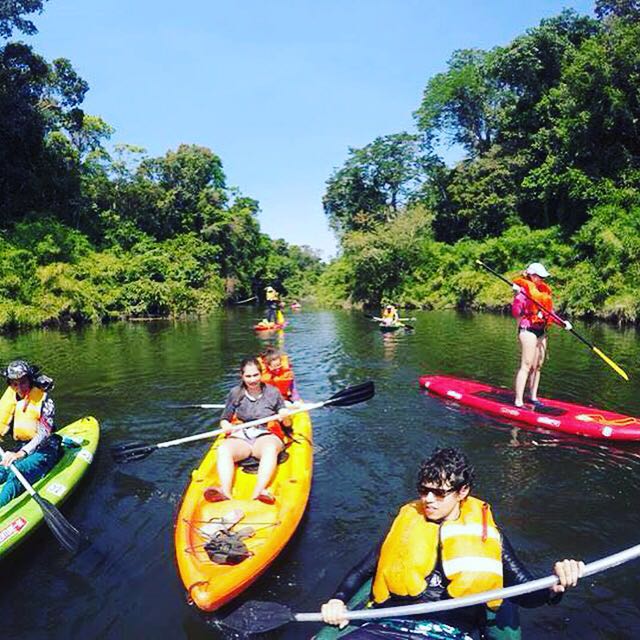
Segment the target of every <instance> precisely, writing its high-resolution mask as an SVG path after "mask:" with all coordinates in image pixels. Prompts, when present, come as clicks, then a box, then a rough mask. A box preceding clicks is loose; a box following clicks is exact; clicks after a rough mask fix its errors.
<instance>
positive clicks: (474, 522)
mask: <svg viewBox="0 0 640 640" xmlns="http://www.w3.org/2000/svg"><path fill="white" fill-rule="evenodd" d="M474 475H475V474H474V469H473V467H472V466H471V464H470V463H469V460H468V459H467V457H466V456H465V455H464V454H463V453H462V452H461V451H460V450H458V449H452V448H450V449H436V450H435V451H434V452H433V453H432V454H431V457H429V458H428V459H427V460H424V461H423V462H422V464H421V466H420V470H419V472H418V479H417V480H418V481H417V494H418V498H417V500H413V501H412V502H409V503H407V504H405V505H404V506H403V507H401V508H400V511H399V513H398V515H397V516H396V518H395V520H394V521H393V524H392V525H391V528H390V529H389V532H388V533H387V535H386V536H385V537H384V539H383V540H381V541H379V542H378V544H376V545H375V546H374V548H373V549H372V550H371V551H370V552H369V554H368V555H367V556H365V558H364V559H363V560H362V561H361V562H360V563H359V564H358V565H356V566H355V567H354V568H353V569H352V570H351V571H350V572H349V573H348V574H347V576H346V577H345V578H344V580H343V581H342V582H341V584H340V585H339V587H338V590H337V591H336V593H335V594H334V596H333V597H332V598H331V599H330V600H329V601H328V602H327V603H325V604H324V605H323V606H322V616H323V619H324V621H325V622H326V623H327V624H333V625H339V626H341V627H343V626H346V624H347V623H348V617H347V609H346V605H345V602H347V601H348V600H350V599H351V597H353V595H354V594H355V593H356V592H357V591H358V590H359V588H360V587H361V586H362V585H363V584H364V583H365V582H366V581H367V580H369V579H370V578H373V582H372V588H371V594H370V601H369V606H372V607H394V606H403V605H407V604H417V603H422V602H436V601H440V600H447V599H450V598H460V597H464V596H468V595H472V594H475V593H482V592H484V591H490V590H493V589H500V588H502V587H507V586H512V585H516V584H522V583H525V582H529V581H530V580H531V579H532V577H531V574H530V573H529V571H528V570H527V568H526V567H525V566H524V565H523V564H522V562H521V561H520V560H519V559H518V557H517V556H516V554H515V551H514V550H513V548H512V546H511V544H510V543H509V541H508V539H507V538H506V536H505V535H504V533H503V532H502V530H501V529H500V528H499V527H498V525H497V524H496V522H495V520H494V518H493V514H492V511H491V507H490V506H489V505H488V504H487V503H486V502H484V501H483V500H480V499H478V498H475V497H473V496H472V495H471V488H472V486H473V480H474ZM553 571H554V573H555V574H556V575H557V576H558V578H559V583H558V584H556V585H555V586H553V587H551V589H548V590H542V591H536V592H533V593H529V594H525V595H522V596H518V597H516V598H511V599H510V600H509V601H508V602H506V603H505V604H504V605H503V601H501V600H496V601H491V602H489V603H487V604H486V605H477V606H474V607H464V608H460V609H455V610H451V611H441V612H437V613H431V614H425V615H424V616H422V617H420V616H411V617H410V618H383V619H381V620H379V621H372V622H367V623H365V624H364V625H362V626H361V627H359V628H358V629H356V630H354V631H350V632H347V633H346V634H345V635H344V636H343V637H344V638H349V640H356V639H357V640H365V639H366V640H370V639H373V638H376V639H377V638H380V639H382V638H388V639H389V640H391V639H394V638H408V637H411V638H414V637H415V638H420V637H435V634H434V635H433V636H432V635H430V631H439V632H442V634H443V635H437V637H439V638H440V637H447V638H456V639H458V640H473V639H475V638H478V637H480V633H485V631H487V620H488V619H491V616H493V622H494V623H495V622H497V621H499V619H500V617H501V616H502V620H505V619H508V621H509V622H508V626H512V627H514V628H518V627H519V622H518V619H517V608H516V607H514V606H513V604H514V603H515V604H517V605H521V606H524V607H537V606H540V605H544V604H556V603H557V602H558V601H559V600H560V598H561V594H562V592H563V591H565V589H567V588H568V587H573V586H575V585H576V584H577V582H578V579H579V578H580V577H581V576H582V574H583V571H584V564H583V563H582V562H578V561H576V560H563V561H561V562H556V563H555V565H554V568H553ZM500 624H502V621H500ZM445 628H446V631H447V633H449V635H444V631H445ZM494 628H499V626H498V625H495V627H494ZM483 637H484V638H491V637H492V635H491V633H488V635H484V636H483ZM494 637H495V636H494Z"/></svg>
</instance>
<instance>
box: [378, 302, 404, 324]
mask: <svg viewBox="0 0 640 640" xmlns="http://www.w3.org/2000/svg"><path fill="white" fill-rule="evenodd" d="M382 322H383V324H386V325H395V324H398V323H399V322H400V316H399V315H398V310H397V309H396V308H395V307H394V306H393V305H392V304H388V305H387V306H386V307H385V308H384V310H383V311H382Z"/></svg>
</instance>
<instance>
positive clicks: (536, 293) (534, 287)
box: [513, 277, 553, 327]
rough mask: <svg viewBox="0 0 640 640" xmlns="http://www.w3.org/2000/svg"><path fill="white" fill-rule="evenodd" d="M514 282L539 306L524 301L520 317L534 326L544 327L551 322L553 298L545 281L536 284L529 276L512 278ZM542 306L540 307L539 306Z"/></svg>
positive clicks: (529, 301)
mask: <svg viewBox="0 0 640 640" xmlns="http://www.w3.org/2000/svg"><path fill="white" fill-rule="evenodd" d="M513 281H514V283H515V284H517V285H518V286H519V287H522V289H524V292H525V293H526V294H527V295H528V296H529V297H530V298H533V299H534V300H535V301H536V302H537V303H538V304H539V305H540V306H538V305H537V304H535V303H534V302H532V301H531V300H528V299H527V301H526V305H525V307H524V312H523V314H522V317H523V318H525V319H526V320H528V321H529V322H530V324H531V325H532V326H535V327H546V326H547V325H549V324H551V323H552V322H553V317H552V315H551V313H552V312H553V300H552V299H551V288H550V287H549V285H548V284H546V283H545V282H538V283H537V284H536V283H535V282H534V281H533V280H530V279H529V278H525V277H521V278H514V280H513ZM541 307H542V308H541ZM542 309H546V310H547V311H548V312H549V313H545V312H544V311H542Z"/></svg>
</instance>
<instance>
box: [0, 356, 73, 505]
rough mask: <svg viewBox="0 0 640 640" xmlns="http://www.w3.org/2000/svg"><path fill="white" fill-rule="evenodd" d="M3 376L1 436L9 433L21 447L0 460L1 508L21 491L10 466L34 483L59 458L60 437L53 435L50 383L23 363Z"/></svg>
mask: <svg viewBox="0 0 640 640" xmlns="http://www.w3.org/2000/svg"><path fill="white" fill-rule="evenodd" d="M2 375H4V377H5V379H6V381H7V385H8V386H7V389H6V391H5V393H4V395H3V396H2V398H0V436H4V435H5V434H6V433H8V432H9V431H11V435H12V436H13V438H14V440H16V441H17V442H20V443H22V445H21V447H20V448H19V449H18V450H17V451H5V453H4V455H3V456H2V460H0V486H2V490H0V507H3V506H4V505H5V504H7V503H8V502H10V501H11V500H13V498H15V497H16V496H17V495H19V494H20V493H22V492H23V491H24V488H23V487H22V484H20V482H19V480H18V479H17V478H16V477H15V476H14V474H13V473H12V472H11V470H10V468H9V466H10V465H11V464H15V465H16V467H17V468H18V470H19V471H20V472H21V473H22V475H23V476H24V477H25V478H26V479H27V480H28V481H29V482H30V483H33V482H35V481H36V480H39V479H40V478H42V476H44V475H45V474H46V473H47V472H48V471H49V470H50V469H52V468H53V467H54V466H55V464H56V463H57V462H58V460H59V459H60V457H61V456H62V448H61V445H60V443H61V439H60V436H58V435H56V434H54V433H53V431H54V428H55V427H54V417H55V407H54V404H53V400H52V399H51V398H50V397H49V393H48V392H49V390H50V389H52V388H53V380H51V378H49V377H47V376H45V375H43V374H41V373H40V371H39V369H38V368H37V367H35V366H33V365H31V364H29V363H28V362H26V361H25V360H14V361H13V362H11V363H10V364H9V365H8V366H7V367H6V368H5V369H4V370H3V371H2ZM3 448H4V447H3ZM2 483H4V485H3V484H2Z"/></svg>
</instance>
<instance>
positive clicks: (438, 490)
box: [418, 486, 460, 499]
mask: <svg viewBox="0 0 640 640" xmlns="http://www.w3.org/2000/svg"><path fill="white" fill-rule="evenodd" d="M458 489H460V487H451V488H450V489H443V488H442V487H423V486H421V487H418V493H419V494H420V495H421V496H427V495H429V494H430V493H432V494H433V495H434V496H435V497H436V498H438V499H442V498H446V497H447V496H448V495H449V494H450V493H453V492H454V491H458Z"/></svg>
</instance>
